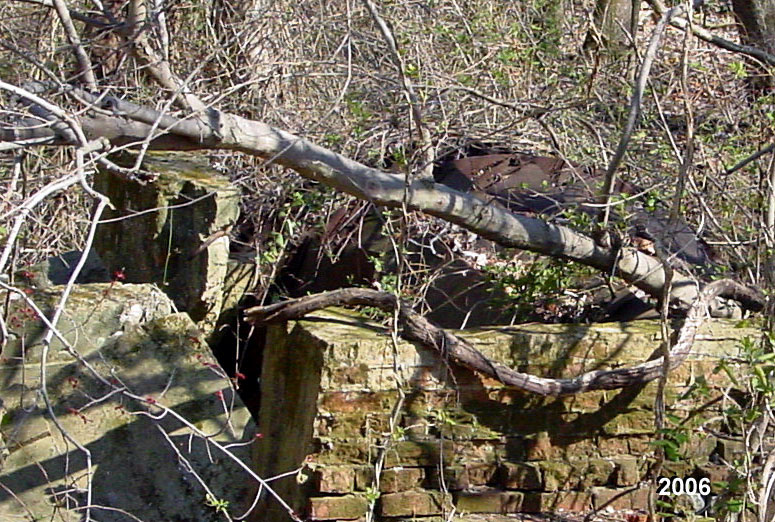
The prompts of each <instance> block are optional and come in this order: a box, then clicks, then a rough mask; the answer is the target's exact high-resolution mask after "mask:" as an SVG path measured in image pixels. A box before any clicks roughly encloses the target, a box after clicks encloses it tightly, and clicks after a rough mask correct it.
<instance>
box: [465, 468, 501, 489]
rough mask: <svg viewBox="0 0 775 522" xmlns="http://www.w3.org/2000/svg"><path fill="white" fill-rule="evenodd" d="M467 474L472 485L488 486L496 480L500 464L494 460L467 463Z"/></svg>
mask: <svg viewBox="0 0 775 522" xmlns="http://www.w3.org/2000/svg"><path fill="white" fill-rule="evenodd" d="M465 469H466V475H467V476H468V482H469V484H470V485H471V486H486V485H487V484H490V483H492V482H494V481H495V479H496V475H497V473H498V465H497V464H495V463H494V462H479V463H474V464H466V465H465Z"/></svg>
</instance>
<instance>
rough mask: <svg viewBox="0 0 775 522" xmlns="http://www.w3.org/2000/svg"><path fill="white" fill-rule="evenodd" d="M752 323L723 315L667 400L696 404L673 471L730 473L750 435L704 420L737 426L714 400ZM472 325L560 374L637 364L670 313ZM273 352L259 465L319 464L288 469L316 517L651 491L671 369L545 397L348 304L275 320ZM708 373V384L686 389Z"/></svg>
mask: <svg viewBox="0 0 775 522" xmlns="http://www.w3.org/2000/svg"><path fill="white" fill-rule="evenodd" d="M746 335H748V336H755V335H756V333H755V331H753V330H751V329H736V328H734V324H733V323H731V322H727V321H713V322H711V323H710V324H708V325H707V326H706V327H705V328H704V329H703V330H702V331H701V333H700V335H699V336H698V341H697V343H696V345H695V348H694V349H693V353H692V355H691V356H690V358H689V360H688V361H687V363H685V364H684V365H683V366H682V367H680V368H678V369H677V370H676V371H674V372H673V373H672V374H671V377H670V380H669V385H668V389H667V404H668V407H669V409H670V413H672V414H674V415H676V416H678V417H679V418H685V419H687V420H686V421H685V424H684V426H685V428H686V430H687V432H689V433H691V438H690V440H689V441H688V442H686V443H685V444H683V445H682V446H681V448H680V453H681V457H682V458H681V459H680V460H679V461H677V462H668V463H667V465H666V468H665V472H664V474H665V475H668V476H681V477H688V476H690V475H692V476H695V477H700V476H710V477H713V480H720V479H723V478H726V477H725V471H724V468H722V467H721V466H720V465H717V464H714V463H713V462H715V461H716V460H717V459H716V458H715V457H716V456H725V457H727V458H729V457H730V455H732V453H734V452H735V451H737V449H738V448H735V447H734V445H732V444H730V443H729V442H727V441H723V440H716V439H714V438H713V437H711V436H708V435H705V434H704V433H702V432H700V431H699V430H696V429H695V428H696V427H697V426H700V425H705V426H706V427H710V428H715V429H719V430H721V429H723V428H722V427H721V426H720V423H719V421H718V418H719V416H720V414H721V409H722V408H723V401H718V402H715V403H714V402H713V399H714V398H716V397H719V396H720V395H721V393H720V390H721V388H723V387H724V386H727V385H728V384H729V382H728V380H727V377H726V376H725V375H724V372H719V373H714V372H713V371H712V370H713V369H714V368H715V366H716V364H717V363H718V361H719V359H720V358H721V357H723V356H725V355H734V354H735V353H737V344H738V341H739V339H740V338H742V337H744V336H746ZM465 337H466V339H467V340H468V341H470V342H472V343H473V344H474V345H475V346H476V347H477V348H478V349H479V350H481V351H482V352H483V353H484V354H485V355H487V356H488V357H491V358H493V359H496V360H498V361H500V362H502V363H504V364H508V365H510V366H512V367H514V368H518V369H519V370H521V371H527V372H530V373H533V374H536V375H543V376H553V377H569V376H573V375H577V374H578V373H579V372H582V371H588V370H591V369H600V368H610V367H617V366H622V365H632V364H636V363H638V362H641V361H643V360H645V359H647V358H648V357H649V356H651V355H652V354H653V352H654V351H655V350H656V349H658V348H659V345H660V339H659V337H660V334H659V326H658V324H657V323H650V322H638V323H631V324H601V325H592V326H583V325H581V326H579V325H525V326H520V327H511V328H497V329H488V330H480V331H474V332H467V333H465ZM263 361H264V363H263V364H264V366H263V370H262V380H261V385H262V401H261V410H260V416H259V417H260V418H259V429H260V431H262V432H263V433H264V438H263V439H261V441H260V443H259V444H258V446H257V447H256V449H255V455H254V457H255V458H254V460H255V463H256V467H257V469H258V471H259V473H261V474H262V476H264V477H270V476H275V475H279V474H282V473H285V472H288V471H292V470H294V469H297V468H299V467H303V469H302V471H301V473H299V474H295V475H293V476H288V477H286V478H282V479H279V480H277V481H274V482H273V483H272V484H273V485H274V487H275V489H276V490H277V491H278V493H280V494H281V495H282V496H283V498H285V499H288V501H289V502H290V503H291V505H292V506H293V507H294V509H296V510H297V511H299V512H303V513H304V514H305V516H308V517H309V518H310V519H311V520H332V521H333V520H336V521H344V520H361V519H364V517H365V514H366V512H367V510H369V506H370V504H371V503H372V502H373V504H374V507H373V509H374V514H375V519H376V520H391V521H400V520H404V519H411V520H423V519H424V518H425V517H427V521H428V522H435V521H436V520H439V519H438V517H439V516H446V515H447V514H449V513H450V512H451V511H452V510H453V509H454V510H455V511H456V512H457V513H459V514H460V513H463V514H464V513H471V514H473V513H480V514H488V513H489V514H499V515H505V514H509V513H519V512H526V513H536V512H558V511H560V510H566V511H574V512H586V511H589V510H591V509H602V508H605V507H606V506H611V507H612V508H615V509H633V510H638V509H645V508H646V506H647V501H648V486H649V484H648V482H646V479H647V470H648V468H649V465H650V464H651V463H652V462H653V451H654V446H653V445H652V444H651V442H652V441H653V440H654V438H655V436H654V433H653V418H654V412H653V403H654V396H655V390H656V383H651V384H649V385H646V386H645V387H639V388H637V389H625V390H614V391H601V392H591V393H587V394H582V395H577V396H569V397H559V398H558V397H554V398H542V397H538V396H535V395H530V394H526V393H523V392H520V391H518V390H515V389H513V388H509V387H506V386H503V385H502V384H500V383H499V382H497V381H495V380H492V379H490V378H487V377H484V376H482V375H480V374H478V373H476V372H473V371H470V370H467V369H464V368H459V367H457V366H454V365H451V364H448V363H446V362H445V361H444V360H442V359H441V358H440V357H439V355H438V354H437V353H436V352H434V351H431V350H427V349H425V348H422V347H416V346H414V345H412V344H409V343H404V342H399V343H398V344H397V345H396V346H394V345H393V343H392V341H391V338H390V336H389V335H388V334H387V332H386V331H385V330H384V329H383V328H382V327H380V326H379V325H376V324H374V323H371V322H369V321H367V320H365V319H363V318H361V317H359V316H357V315H354V314H352V313H350V312H341V311H326V312H320V313H318V314H316V317H309V318H307V319H306V320H304V321H299V322H296V323H290V324H287V325H284V326H282V327H280V326H277V327H272V328H271V329H270V331H269V332H268V335H267V344H266V346H265V348H264V359H263ZM698 376H701V377H702V378H703V379H705V381H706V383H707V386H708V388H707V389H708V390H709V391H708V394H705V395H702V396H695V395H692V394H689V395H688V396H685V394H686V392H689V391H690V390H691V389H692V386H693V384H695V383H696V382H697V378H698ZM701 405H705V406H704V408H699V406H701ZM698 408H699V409H698ZM690 414H691V415H690ZM714 419H716V420H714ZM377 469H380V470H381V473H380V475H379V480H378V481H377V480H375V479H376V476H375V475H376V470H377ZM377 491H378V493H377ZM258 513H260V516H259V518H257V519H256V520H284V519H285V518H284V515H283V511H282V510H281V509H279V508H278V505H277V503H276V502H275V501H272V500H266V501H265V502H263V504H262V505H261V506H260V510H259V511H258ZM266 517H270V518H266ZM434 517H435V518H434Z"/></svg>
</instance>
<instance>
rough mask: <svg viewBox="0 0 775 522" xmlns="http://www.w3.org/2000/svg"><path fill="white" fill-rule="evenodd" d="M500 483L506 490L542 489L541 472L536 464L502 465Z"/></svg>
mask: <svg viewBox="0 0 775 522" xmlns="http://www.w3.org/2000/svg"><path fill="white" fill-rule="evenodd" d="M499 479H500V480H499V482H500V483H501V485H502V486H503V487H504V488H506V489H541V488H542V482H543V481H542V480H541V470H540V468H539V467H538V466H537V465H535V464H522V463H513V462H505V463H503V464H502V465H501V468H500V472H499Z"/></svg>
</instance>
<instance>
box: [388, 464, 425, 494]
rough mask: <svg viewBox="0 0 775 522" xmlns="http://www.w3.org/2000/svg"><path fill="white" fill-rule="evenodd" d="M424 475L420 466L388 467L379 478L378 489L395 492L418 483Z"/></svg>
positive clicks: (410, 487) (415, 485)
mask: <svg viewBox="0 0 775 522" xmlns="http://www.w3.org/2000/svg"><path fill="white" fill-rule="evenodd" d="M424 477H425V470H423V469H422V468H390V469H386V470H385V471H383V472H382V475H381V476H380V478H379V490H380V491H381V492H383V493H397V492H399V491H406V490H408V489H412V488H414V487H417V486H419V485H420V482H422V480H423V478H424Z"/></svg>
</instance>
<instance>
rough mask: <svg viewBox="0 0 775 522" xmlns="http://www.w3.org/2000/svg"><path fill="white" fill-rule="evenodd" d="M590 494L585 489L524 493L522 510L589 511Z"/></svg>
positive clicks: (541, 511)
mask: <svg viewBox="0 0 775 522" xmlns="http://www.w3.org/2000/svg"><path fill="white" fill-rule="evenodd" d="M591 507H592V494H591V493H589V492H586V491H558V492H556V493H525V498H524V500H523V501H522V511H524V512H525V513H544V512H555V511H557V510H558V509H564V510H565V511H570V512H573V513H581V512H585V511H589V509H590V508H591Z"/></svg>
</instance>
